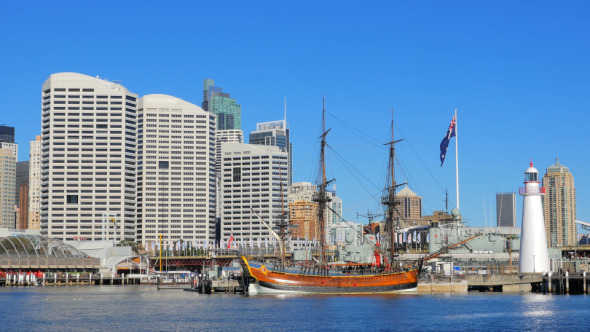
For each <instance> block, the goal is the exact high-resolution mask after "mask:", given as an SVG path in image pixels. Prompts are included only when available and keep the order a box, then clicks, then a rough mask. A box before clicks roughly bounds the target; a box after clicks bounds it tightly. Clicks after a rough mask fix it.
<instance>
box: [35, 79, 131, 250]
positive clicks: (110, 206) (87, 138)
mask: <svg viewBox="0 0 590 332" xmlns="http://www.w3.org/2000/svg"><path fill="white" fill-rule="evenodd" d="M136 117H137V95H136V94H134V93H131V92H129V91H128V90H127V89H126V88H125V87H123V86H122V85H121V84H119V83H116V82H109V81H107V80H103V79H99V78H94V77H90V76H86V75H82V74H77V73H59V74H53V75H51V76H50V77H49V78H48V79H47V81H45V83H43V90H42V123H41V130H42V136H41V234H43V235H47V236H49V237H52V238H55V239H59V240H75V239H81V240H101V239H103V238H104V239H109V240H110V239H114V236H115V234H116V238H117V241H120V240H122V239H127V240H135V161H136V160H135V159H136V138H137V130H136ZM105 216H106V218H105ZM111 217H112V218H113V219H115V223H113V222H112V221H110V218H111Z"/></svg>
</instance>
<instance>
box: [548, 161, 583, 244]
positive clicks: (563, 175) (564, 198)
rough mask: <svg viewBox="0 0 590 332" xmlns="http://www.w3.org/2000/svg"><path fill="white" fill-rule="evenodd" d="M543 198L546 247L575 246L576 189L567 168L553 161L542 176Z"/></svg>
mask: <svg viewBox="0 0 590 332" xmlns="http://www.w3.org/2000/svg"><path fill="white" fill-rule="evenodd" d="M543 187H545V197H544V201H543V203H544V204H543V210H544V214H545V230H546V233H547V245H548V246H550V247H555V246H573V245H575V244H576V241H577V236H576V226H575V222H576V188H575V187H574V177H573V176H572V173H570V171H569V168H567V167H565V166H563V165H561V164H560V163H559V158H556V159H555V164H554V165H552V166H550V167H548V168H547V172H546V173H545V175H544V176H543Z"/></svg>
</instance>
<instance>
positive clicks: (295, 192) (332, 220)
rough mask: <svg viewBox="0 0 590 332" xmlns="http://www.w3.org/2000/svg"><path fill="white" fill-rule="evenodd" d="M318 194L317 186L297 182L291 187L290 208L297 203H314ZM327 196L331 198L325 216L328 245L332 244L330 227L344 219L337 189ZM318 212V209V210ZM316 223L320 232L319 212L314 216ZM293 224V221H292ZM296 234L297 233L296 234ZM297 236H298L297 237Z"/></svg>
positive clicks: (330, 191) (330, 190)
mask: <svg viewBox="0 0 590 332" xmlns="http://www.w3.org/2000/svg"><path fill="white" fill-rule="evenodd" d="M316 193H317V186H316V185H313V184H311V183H310V182H295V183H293V185H292V186H290V187H289V206H291V204H294V205H295V206H297V203H301V202H308V203H311V202H314V201H313V198H314V195H315V194H316ZM326 194H327V196H328V197H329V198H330V201H329V202H327V203H326V204H327V206H326V211H325V212H324V216H325V218H326V225H325V232H324V234H325V235H326V241H327V242H328V243H330V242H331V239H330V227H331V226H332V225H337V224H340V223H341V222H342V221H343V219H342V199H341V198H340V197H338V196H336V188H335V186H334V187H332V189H329V190H327V191H326ZM316 211H317V208H316ZM314 218H315V219H314V223H315V227H316V229H317V231H316V232H319V228H317V227H319V226H318V225H317V222H318V221H317V219H318V216H317V212H316V215H315V216H314ZM290 223H291V221H290ZM295 234H296V233H295ZM295 236H297V235H295Z"/></svg>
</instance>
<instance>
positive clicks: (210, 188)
mask: <svg viewBox="0 0 590 332" xmlns="http://www.w3.org/2000/svg"><path fill="white" fill-rule="evenodd" d="M137 176H138V180H137V221H138V222H137V240H138V241H140V242H142V243H144V244H149V243H150V242H153V241H156V240H158V235H160V234H161V235H162V238H163V239H164V240H172V241H177V240H180V239H182V240H184V241H190V242H192V241H198V242H200V243H203V242H204V241H212V240H213V237H214V236H215V115H213V114H211V113H208V112H205V111H204V110H203V109H201V108H200V107H198V106H196V105H193V104H191V103H188V102H186V101H184V100H182V99H179V98H176V97H172V96H167V95H147V96H144V97H142V98H140V99H139V112H138V157H137Z"/></svg>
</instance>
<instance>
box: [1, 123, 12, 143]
mask: <svg viewBox="0 0 590 332" xmlns="http://www.w3.org/2000/svg"><path fill="white" fill-rule="evenodd" d="M0 143H14V127H9V126H6V125H0Z"/></svg>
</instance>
